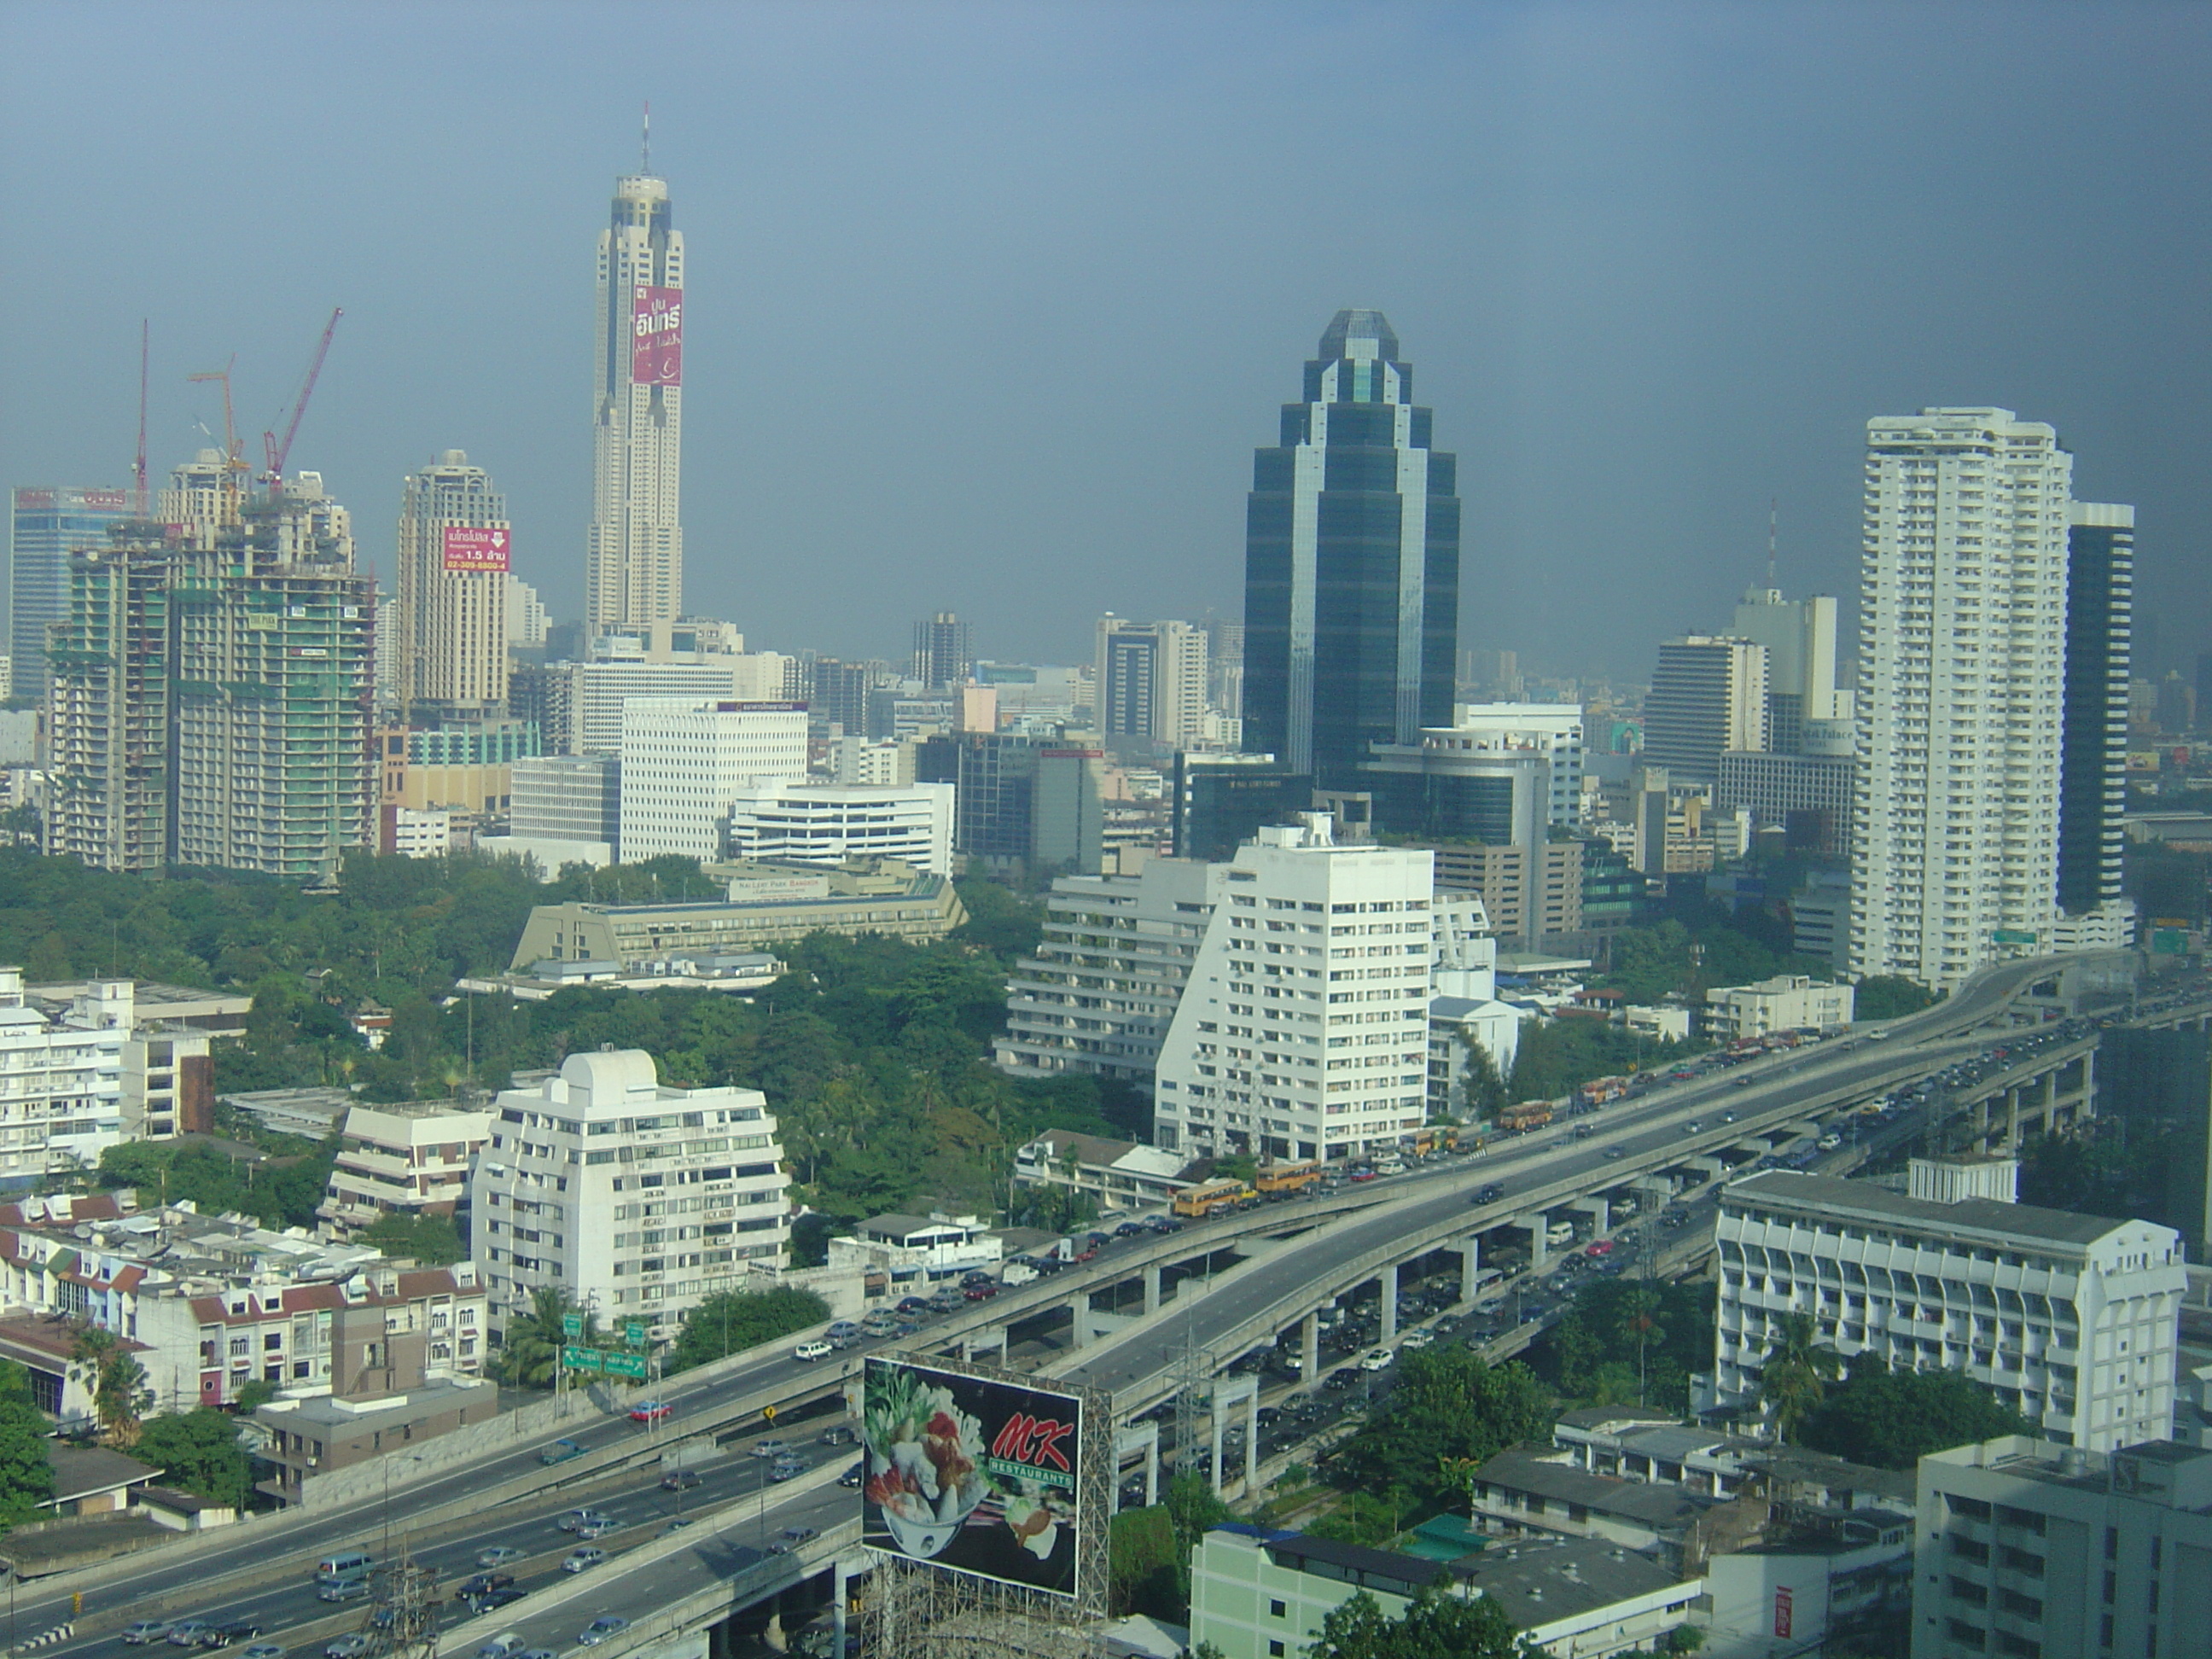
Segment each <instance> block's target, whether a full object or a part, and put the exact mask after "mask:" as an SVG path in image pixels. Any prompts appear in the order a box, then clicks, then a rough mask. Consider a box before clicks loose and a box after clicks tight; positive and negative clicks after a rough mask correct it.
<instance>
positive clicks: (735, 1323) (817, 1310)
mask: <svg viewBox="0 0 2212 1659" xmlns="http://www.w3.org/2000/svg"><path fill="white" fill-rule="evenodd" d="M827 1318H829V1304H828V1303H826V1302H824V1301H823V1299H822V1298H821V1297H818V1296H817V1295H815V1294H814V1292H813V1291H801V1290H795V1289H793V1288H792V1287H791V1286H789V1285H778V1286H777V1287H776V1288H775V1289H774V1290H772V1291H716V1292H715V1293H714V1295H712V1296H710V1297H708V1298H707V1299H706V1300H705V1301H703V1302H702V1303H701V1304H699V1305H698V1306H697V1307H696V1308H694V1309H692V1310H691V1311H690V1313H688V1314H686V1315H684V1328H683V1330H682V1331H680V1332H678V1334H677V1338H676V1344H675V1346H673V1347H672V1348H671V1349H670V1350H669V1352H668V1358H667V1359H666V1360H665V1362H664V1363H663V1364H662V1367H661V1369H662V1370H663V1372H664V1373H665V1374H667V1375H670V1376H673V1375H674V1374H675V1373H676V1372H678V1371H688V1370H690V1369H691V1368H692V1367H693V1366H694V1365H704V1364H708V1362H710V1361H712V1360H716V1359H720V1358H722V1357H723V1356H724V1355H726V1354H732V1353H737V1352H740V1351H741V1350H743V1349H746V1348H752V1347H757V1346H760V1345H761V1344H762V1343H763V1342H774V1341H775V1340H777V1339H778V1338H780V1337H786V1336H789V1335H790V1334H792V1333H793V1332H794V1331H803V1330H805V1328H807V1327H808V1326H810V1325H819V1324H820V1323H822V1322H823V1321H824V1320H826V1319H827Z"/></svg>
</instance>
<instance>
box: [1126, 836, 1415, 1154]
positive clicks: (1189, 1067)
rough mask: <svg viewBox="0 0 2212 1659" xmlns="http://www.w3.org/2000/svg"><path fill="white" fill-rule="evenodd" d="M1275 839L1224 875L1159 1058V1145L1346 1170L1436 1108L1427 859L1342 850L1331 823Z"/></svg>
mask: <svg viewBox="0 0 2212 1659" xmlns="http://www.w3.org/2000/svg"><path fill="white" fill-rule="evenodd" d="M1304 816H1305V821H1304V823H1300V824H1297V825H1293V826H1287V827H1267V828H1263V829H1261V831H1260V832H1259V837H1258V839H1257V840H1255V841H1251V842H1246V843H1245V844H1244V845H1243V846H1242V847H1240V848H1237V856H1236V857H1235V858H1234V859H1233V860H1231V862H1230V864H1229V866H1228V867H1227V869H1226V870H1225V871H1224V872H1220V875H1221V879H1220V881H1219V884H1218V887H1216V888H1214V889H1212V890H1213V891H1214V892H1215V894H1216V897H1215V900H1214V908H1213V911H1212V915H1210V916H1208V917H1207V918H1206V936H1205V938H1204V939H1203V940H1202V941H1201V942H1200V945H1199V948H1198V957H1197V960H1196V961H1195V962H1194V963H1192V965H1191V970H1190V978H1189V981H1188V985H1187V986H1186V987H1185V989H1184V991H1183V994H1182V1000H1181V1001H1180V1002H1179V1003H1177V1004H1176V1012H1175V1019H1174V1022H1173V1023H1172V1024H1170V1026H1169V1027H1168V1034H1167V1037H1166V1039H1165V1040H1164V1042H1162V1044H1161V1045H1160V1059H1159V1068H1158V1076H1157V1079H1156V1082H1157V1087H1156V1091H1155V1093H1154V1096H1153V1104H1152V1110H1153V1117H1152V1122H1153V1129H1152V1139H1153V1144H1154V1145H1155V1146H1159V1147H1161V1148H1163V1149H1164V1150H1166V1151H1169V1152H1187V1153H1189V1154H1191V1155H1193V1156H1197V1155H1200V1154H1210V1155H1212V1156H1215V1157H1219V1156H1223V1155H1225V1154H1231V1153H1239V1152H1249V1153H1255V1154H1258V1155H1261V1156H1264V1157H1273V1158H1331V1159H1345V1158H1354V1157H1357V1156H1359V1155H1361V1154H1363V1153H1364V1152H1367V1151H1368V1150H1369V1149H1370V1148H1377V1147H1381V1146H1386V1145H1387V1146H1395V1144H1397V1142H1398V1140H1399V1139H1400V1138H1401V1136H1410V1135H1412V1134H1413V1132H1414V1131H1416V1130H1418V1129H1419V1127H1421V1123H1422V1121H1423V1119H1424V1118H1425V1115H1426V1110H1427V1104H1428V1099H1427V1096H1428V1069H1429V1054H1428V1048H1429V997H1430V989H1431V987H1430V980H1429V975H1430V969H1431V954H1430V952H1431V947H1432V940H1431V915H1430V907H1431V903H1432V902H1433V901H1434V899H1435V896H1436V869H1435V864H1436V857H1435V854H1432V853H1431V852H1430V851H1429V850H1428V849H1427V848H1405V847H1376V846H1371V845H1367V844H1364V843H1363V844H1360V845H1357V846H1352V845H1341V846H1340V845H1339V844H1337V842H1336V841H1335V839H1334V823H1333V821H1332V820H1331V818H1330V817H1329V815H1328V813H1326V812H1314V813H1308V814H1306V815H1304Z"/></svg>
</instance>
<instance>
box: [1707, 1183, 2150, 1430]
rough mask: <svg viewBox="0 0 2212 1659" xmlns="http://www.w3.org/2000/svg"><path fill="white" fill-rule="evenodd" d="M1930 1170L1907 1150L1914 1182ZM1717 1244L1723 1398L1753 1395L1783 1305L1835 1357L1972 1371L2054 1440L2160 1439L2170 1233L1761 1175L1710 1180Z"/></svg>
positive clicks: (1718, 1383) (1718, 1367)
mask: <svg viewBox="0 0 2212 1659" xmlns="http://www.w3.org/2000/svg"><path fill="white" fill-rule="evenodd" d="M1940 1170H1941V1166H1940V1165H1933V1164H1926V1163H1925V1162H1924V1161H1916V1168H1915V1170H1914V1171H1913V1174H1914V1178H1915V1180H1916V1182H1919V1183H1920V1185H1921V1189H1922V1190H1923V1192H1925V1191H1929V1190H1931V1188H1930V1185H1929V1181H1928V1179H1927V1177H1928V1176H1929V1174H1930V1173H1931V1172H1932V1173H1940ZM1717 1239H1718V1245H1719V1256H1720V1274H1721V1294H1720V1312H1719V1318H1718V1325H1717V1332H1716V1334H1715V1337H1714V1366H1715V1370H1714V1376H1713V1384H1714V1395H1715V1396H1716V1399H1717V1402H1718V1403H1720V1404H1723V1405H1732V1406H1749V1405H1752V1404H1753V1403H1754V1402H1755V1401H1757V1400H1758V1397H1759V1376H1758V1373H1759V1367H1760V1366H1761V1365H1762V1364H1764V1363H1765V1358H1766V1354H1767V1350H1768V1347H1769V1346H1770V1343H1771V1339H1772V1338H1773V1336H1774V1335H1775V1334H1777V1332H1778V1329H1779V1321H1780V1317H1781V1316H1782V1315H1784V1314H1785V1313H1802V1314H1809V1315H1811V1316H1813V1317H1814V1320H1815V1321H1816V1322H1817V1323H1818V1326H1819V1328H1820V1339H1821V1340H1822V1341H1824V1342H1828V1343H1832V1344H1833V1345H1834V1346H1835V1347H1836V1349H1837V1351H1838V1352H1840V1353H1842V1354H1844V1356H1845V1357H1847V1358H1848V1357H1849V1356H1850V1355H1852V1354H1856V1353H1860V1352H1868V1351H1871V1352H1874V1353H1875V1354H1877V1355H1879V1356H1881V1358H1882V1359H1883V1360H1885V1361H1886V1362H1887V1364H1889V1365H1890V1366H1891V1367H1892V1368H1893V1369H1898V1370H1948V1371H1955V1372H1957V1373H1959V1374H1960V1375H1961V1376H1967V1377H1971V1378H1972V1380H1973V1381H1975V1382H1977V1383H1981V1384H1983V1385H1984V1386H1985V1387H1986V1388H1988V1389H1990V1390H1991V1391H1992V1392H1993V1393H1995V1394H1996V1397H1997V1398H1998V1400H1999V1401H2002V1403H2004V1404H2005V1405H2008V1406H2009V1407H2012V1408H2013V1409H2014V1410H2015V1411H2017V1412H2019V1413H2021V1415H2022V1416H2024V1417H2026V1418H2027V1419H2028V1420H2029V1421H2030V1422H2032V1423H2034V1424H2036V1425H2038V1426H2039V1427H2040V1429H2041V1430H2042V1431H2043V1434H2044V1437H2045V1438H2046V1439H2050V1440H2053V1441H2057V1443H2060V1444H2062V1445H2071V1446H2078V1447H2081V1448H2083V1449H2087V1450H2092V1451H2110V1450H2112V1449H2116V1448H2118V1447H2121V1446H2127V1445H2132V1444H2134V1443H2136V1442H2137V1441H2139V1440H2162V1439H2165V1438H2166V1437H2167V1436H2169V1435H2170V1434H2171V1433H2172V1427H2173V1403H2174V1401H2173V1389H2174V1357H2175V1350H2176V1345H2177V1342H2178V1340H2179V1337H2178V1327H2179V1321H2180V1314H2181V1297H2182V1291H2183V1287H2184V1285H2185V1269H2184V1267H2183V1262H2182V1250H2181V1243H2180V1237H2179V1235H2178V1234H2177V1233H2175V1232H2174V1231H2173V1230H2172V1228H2170V1227H2160V1226H2154V1225H2152V1224H2151V1223H2149V1222H2147V1221H2112V1220H2108V1219H2106V1218H2104V1217H2101V1216H2087V1215H2074V1214H2071V1213H2069V1212H2065V1211H2061V1210H2043V1209H2034V1208H2031V1207H2029V1206H2027V1205H2023V1204H2011V1203H2004V1202H2001V1201H1998V1200H1992V1199H1990V1198H1967V1199H1963V1200H1960V1201H1958V1202H1955V1203H1948V1204H1947V1203H1940V1202H1936V1201H1935V1200H1932V1199H1930V1198H1927V1197H1918V1196H1906V1195H1905V1194H1899V1193H1893V1192H1890V1191H1888V1190H1887V1189H1886V1188H1880V1187H1875V1186H1873V1185H1871V1184H1870V1183H1868V1182H1857V1181H1836V1180H1832V1179H1830V1178H1828V1177H1827V1176H1807V1175H1796V1174H1792V1173H1790V1172H1789V1171H1786V1170H1769V1171H1766V1172H1764V1173H1762V1174H1759V1175H1754V1176H1749V1177H1747V1178H1746V1179H1744V1180H1741V1181H1737V1182H1732V1183H1731V1184H1730V1185H1729V1187H1727V1188H1725V1189H1724V1190H1723V1193H1722V1194H1721V1208H1720V1218H1719V1222H1718V1231H1717Z"/></svg>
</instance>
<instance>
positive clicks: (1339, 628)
mask: <svg viewBox="0 0 2212 1659" xmlns="http://www.w3.org/2000/svg"><path fill="white" fill-rule="evenodd" d="M1304 391H1305V401H1304V402H1303V403H1298V404H1286V405H1285V407H1284V409H1283V414H1282V431H1281V441H1280V442H1279V445H1278V446H1277V447H1274V448H1272V449H1262V450H1260V451H1259V452H1257V453H1255V456H1254V457H1253V464H1252V493H1251V495H1250V497H1249V501H1248V505H1247V509H1246V521H1245V564H1244V696H1243V708H1244V739H1245V745H1246V747H1247V748H1249V749H1251V750H1264V751H1266V752H1269V753H1272V754H1274V755H1276V756H1278V757H1280V758H1281V759H1282V761H1283V762H1284V763H1285V764H1286V765H1288V766H1289V767H1291V769H1293V770H1294V771H1297V772H1301V773H1308V772H1310V773H1311V774H1312V775H1313V776H1314V779H1315V781H1316V783H1317V784H1318V785H1319V787H1322V788H1325V789H1326V788H1339V789H1341V788H1352V787H1359V773H1358V768H1359V763H1360V762H1361V761H1363V760H1364V759H1365V758H1366V757H1367V752H1368V745H1369V744H1375V743H1413V742H1414V741H1417V739H1418V737H1419V732H1420V729H1421V727H1423V726H1448V725H1449V724H1450V722H1451V714H1452V666H1453V663H1454V662H1455V659H1456V653H1457V648H1458V642H1459V497H1458V495H1457V492H1456V482H1457V459H1456V458H1455V457H1454V456H1452V455H1449V454H1444V453H1439V452H1437V451H1434V450H1431V448H1430V447H1429V434H1430V425H1431V413H1430V411H1429V410H1425V409H1419V408H1415V407H1413V404H1412V402H1411V399H1412V396H1413V372H1412V369H1411V368H1410V367H1409V366H1408V365H1407V364H1406V363H1404V362H1401V361H1399V357H1398V338H1397V336H1396V335H1395V333H1394V332H1393V331H1391V328H1390V325H1389V322H1388V320H1386V319H1384V318H1383V314H1382V313H1380V312H1374V311H1340V312H1339V313H1337V314H1336V317H1335V319H1334V321H1332V322H1331V323H1330V324H1329V326H1328V331H1327V332H1326V333H1324V334H1323V335H1322V342H1321V354H1320V356H1318V357H1317V358H1316V359H1315V360H1313V361H1311V362H1308V363H1307V364H1306V366H1305V387H1304Z"/></svg>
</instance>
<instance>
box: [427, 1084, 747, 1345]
mask: <svg viewBox="0 0 2212 1659" xmlns="http://www.w3.org/2000/svg"><path fill="white" fill-rule="evenodd" d="M495 1109H496V1120H495V1121H494V1123H493V1124H492V1126H491V1140H490V1143H489V1145H488V1146H485V1147H484V1148H483V1151H482V1152H480V1153H479V1154H478V1155H477V1162H476V1168H475V1170H474V1172H473V1173H472V1174H471V1176H470V1180H469V1198H470V1212H471V1221H472V1226H473V1237H474V1245H475V1249H476V1254H477V1259H478V1260H479V1261H481V1262H482V1263H483V1267H484V1275H485V1279H486V1281H487V1284H488V1286H489V1291H490V1298H491V1317H492V1322H493V1324H494V1326H495V1328H500V1329H504V1328H505V1325H506V1322H507V1321H508V1320H509V1319H511V1318H513V1316H515V1315H516V1314H517V1313H520V1312H521V1311H523V1310H526V1309H527V1308H528V1307H529V1305H530V1301H531V1297H532V1294H533V1293H534V1292H536V1291H539V1290H557V1291H561V1292H562V1293H563V1294H564V1295H566V1296H567V1297H568V1298H569V1299H570V1300H571V1301H572V1302H574V1303H575V1304H579V1305H581V1306H585V1307H590V1308H595V1309H597V1310H599V1312H600V1314H601V1315H602V1316H606V1317H611V1318H615V1319H635V1320H643V1321H645V1322H647V1324H648V1325H649V1326H650V1328H652V1330H653V1334H654V1336H655V1337H656V1338H662V1337H667V1336H671V1335H673V1334H675V1329H676V1327H677V1324H678V1322H680V1321H681V1319H682V1318H683V1316H684V1314H685V1313H686V1312H687V1311H689V1310H690V1309H692V1308H694V1307H696V1306H697V1305H698V1304H699V1303H700V1302H701V1301H702V1300H703V1299H704V1298H705V1297H708V1296H709V1295H711V1294H713V1292H714V1291H715V1290H716V1289H717V1288H719V1287H721V1286H724V1285H726V1284H727V1283H728V1282H729V1281H730V1280H732V1279H737V1278H738V1277H740V1276H742V1275H743V1274H744V1273H745V1272H746V1271H747V1267H748V1264H750V1263H751V1262H754V1261H764V1262H769V1263H772V1264H780V1263H781V1262H782V1261H783V1260H784V1256H785V1253H786V1250H787V1247H788V1245H789V1243H790V1238H791V1206H790V1203H789V1200H787V1197H786V1196H785V1192H784V1183H785V1177H784V1173H783V1147H782V1146H781V1143H780V1142H779V1141H778V1140H777V1139H776V1122H775V1117H774V1116H773V1115H771V1114H770V1113H769V1109H768V1101H767V1098H766V1097H764V1096H763V1095H762V1093H761V1092H760V1091H758V1090H757V1089H731V1088H709V1089H679V1088H677V1087H674V1086H673V1085H667V1084H664V1083H662V1082H661V1081H660V1079H659V1073H658V1072H657V1071H656V1069H655V1068H654V1066H653V1056H652V1055H651V1054H647V1053H646V1052H645V1051H644V1050H642V1049H639V1048H623V1049H612V1048H606V1049H600V1050H598V1051H596V1052H593V1053H590V1054H571V1055H569V1056H568V1059H567V1060H564V1061H563V1062H562V1066H561V1070H560V1072H559V1073H557V1074H556V1075H555V1076H553V1077H550V1078H548V1079H545V1081H544V1083H542V1084H540V1085H538V1087H536V1088H534V1089H508V1090H505V1091H502V1092H501V1094H500V1096H499V1098H498V1100H497V1102H496V1103H495Z"/></svg>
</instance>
